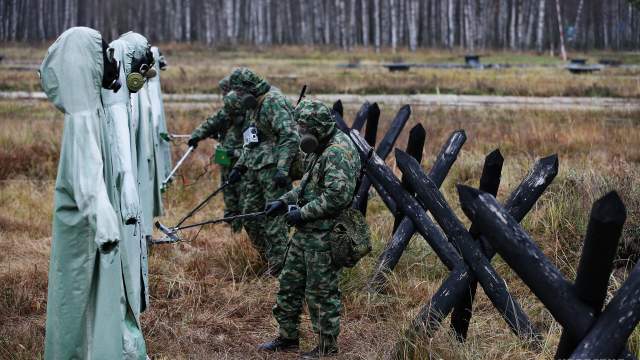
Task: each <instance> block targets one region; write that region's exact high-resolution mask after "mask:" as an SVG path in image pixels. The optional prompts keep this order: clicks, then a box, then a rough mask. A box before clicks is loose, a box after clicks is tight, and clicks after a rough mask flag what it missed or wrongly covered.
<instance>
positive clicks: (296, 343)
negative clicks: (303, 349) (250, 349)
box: [258, 336, 300, 352]
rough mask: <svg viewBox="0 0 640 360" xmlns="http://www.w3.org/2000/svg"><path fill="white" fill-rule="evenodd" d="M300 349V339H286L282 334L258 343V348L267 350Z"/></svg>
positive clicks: (285, 350) (284, 350)
mask: <svg viewBox="0 0 640 360" xmlns="http://www.w3.org/2000/svg"><path fill="white" fill-rule="evenodd" d="M298 349H300V339H285V338H283V337H281V336H278V337H277V338H275V339H273V340H271V341H269V342H266V343H264V344H260V345H258V350H265V351H274V352H275V351H282V352H287V351H298Z"/></svg>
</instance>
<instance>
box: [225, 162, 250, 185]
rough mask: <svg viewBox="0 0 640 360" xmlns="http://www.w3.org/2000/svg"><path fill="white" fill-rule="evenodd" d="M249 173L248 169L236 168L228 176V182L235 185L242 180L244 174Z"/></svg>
mask: <svg viewBox="0 0 640 360" xmlns="http://www.w3.org/2000/svg"><path fill="white" fill-rule="evenodd" d="M246 171H247V168H246V167H244V166H236V167H234V168H233V169H231V171H229V176H227V182H228V183H229V184H235V183H237V182H238V181H240V179H241V178H242V174H244V173H245V172H246Z"/></svg>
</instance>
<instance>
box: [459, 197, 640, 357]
mask: <svg viewBox="0 0 640 360" xmlns="http://www.w3.org/2000/svg"><path fill="white" fill-rule="evenodd" d="M458 195H459V197H460V204H461V205H462V210H463V211H464V213H465V214H466V215H467V216H468V217H469V219H471V221H472V222H473V223H474V224H476V226H478V228H479V229H480V231H481V232H482V233H483V234H487V235H488V240H489V241H490V242H491V244H492V245H493V246H494V247H495V248H496V250H497V251H498V252H499V253H500V256H501V257H502V258H503V259H504V260H505V262H506V263H507V264H508V265H509V266H510V267H511V268H512V269H513V270H514V271H515V272H516V273H517V274H518V276H519V277H520V278H521V279H522V280H523V281H524V282H525V284H527V286H528V287H529V288H530V289H531V290H532V291H533V293H534V294H535V295H536V296H537V297H538V298H539V299H540V301H542V303H543V304H544V305H545V307H546V308H547V309H548V310H549V312H550V313H551V315H552V316H553V317H554V319H556V321H558V322H559V323H560V325H562V327H563V328H564V330H565V332H566V333H567V334H568V336H571V337H573V338H577V339H582V338H584V337H585V336H586V335H587V333H588V332H589V329H590V328H591V326H592V325H593V324H594V323H595V310H594V309H593V308H591V307H590V306H589V305H587V304H586V303H585V302H584V301H582V300H581V299H580V298H578V296H577V295H576V293H575V289H574V287H573V285H572V284H571V283H570V282H569V281H567V280H566V279H565V278H564V276H563V275H562V273H561V272H560V271H559V270H558V269H557V268H556V267H555V266H554V265H553V263H551V261H549V260H548V259H547V258H546V257H545V255H544V253H543V252H542V250H540V248H538V246H537V245H536V244H535V242H534V241H533V240H532V239H531V238H530V237H529V235H528V234H527V233H526V232H525V231H524V230H523V229H522V227H521V226H520V225H519V224H518V223H517V222H516V220H514V218H513V217H511V215H509V213H508V212H507V211H505V209H503V208H502V206H500V204H498V202H497V201H496V199H495V198H494V197H493V196H491V195H490V194H487V193H483V192H480V191H478V190H476V189H473V188H470V187H467V186H462V185H458ZM637 295H640V293H638V294H637ZM627 301H628V300H627ZM603 316H604V314H603ZM616 320H618V319H615V320H614V321H616ZM629 355H630V354H628V350H626V349H625V350H624V353H623V356H624V357H627V356H629Z"/></svg>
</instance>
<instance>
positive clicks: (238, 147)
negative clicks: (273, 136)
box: [189, 77, 246, 232]
mask: <svg viewBox="0 0 640 360" xmlns="http://www.w3.org/2000/svg"><path fill="white" fill-rule="evenodd" d="M218 85H219V87H220V90H221V91H222V94H223V96H224V98H223V100H224V106H223V108H222V109H220V110H219V111H218V112H217V113H215V114H214V115H213V116H210V117H208V118H207V119H206V120H205V121H204V122H203V123H202V124H200V126H198V127H197V128H196V129H195V130H193V132H192V133H191V138H190V139H189V146H193V147H197V146H198V142H199V141H201V140H203V139H206V138H208V137H210V138H214V139H216V140H218V142H219V144H218V148H217V149H216V152H224V153H225V154H226V156H227V157H228V159H229V164H220V178H221V180H220V183H221V184H222V183H224V182H225V181H226V180H227V177H228V176H229V172H230V171H231V169H232V168H233V166H234V165H235V163H236V162H237V161H238V159H239V158H240V155H241V154H242V130H243V129H244V128H245V127H246V126H245V117H244V113H242V111H240V109H238V108H234V107H233V106H234V105H237V104H238V102H239V101H238V100H237V99H236V96H237V95H236V94H235V93H232V94H230V93H229V92H230V90H231V89H230V87H229V77H225V78H224V79H222V80H220V82H219V83H218ZM215 158H216V156H215V154H214V155H213V156H212V157H211V162H216V161H215ZM241 194H242V185H241V184H235V185H234V186H227V187H226V188H225V189H224V190H223V191H222V196H223V198H224V216H225V217H228V216H234V215H238V214H240V213H241V211H242V202H241ZM231 229H232V230H233V232H240V230H242V222H240V221H239V220H236V221H233V222H232V223H231Z"/></svg>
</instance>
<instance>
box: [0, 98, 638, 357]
mask: <svg viewBox="0 0 640 360" xmlns="http://www.w3.org/2000/svg"><path fill="white" fill-rule="evenodd" d="M213 108H214V107H213V106H212V107H211V109H206V108H199V109H186V108H183V107H173V106H168V107H167V116H168V122H169V128H170V130H171V131H173V132H178V133H186V132H188V131H189V130H190V129H192V128H193V127H194V126H195V125H197V123H198V122H199V121H201V119H203V118H204V117H205V116H206V115H207V113H208V112H209V111H212V110H213ZM356 110H357V109H355V108H351V107H348V108H347V109H346V112H347V114H346V118H347V119H352V118H353V114H354V113H355V111H356ZM382 110H383V112H382V121H381V128H382V129H381V131H379V134H382V133H384V130H386V128H387V127H388V123H389V122H388V120H389V119H390V118H391V117H392V116H393V115H394V112H395V111H396V110H397V109H391V108H388V107H384V106H383V108H382ZM639 115H640V114H639V113H637V112H636V113H627V112H577V111H576V112H569V111H567V112H549V111H516V110H477V111H469V110H452V109H438V108H434V109H430V110H428V111H426V110H419V111H415V112H414V113H413V115H412V117H411V119H412V120H411V121H410V124H409V125H408V126H412V125H413V124H415V123H417V122H418V121H419V122H421V123H422V124H423V125H424V126H425V127H426V129H427V132H428V139H427V146H426V148H425V151H424V155H425V156H424V161H423V164H424V166H425V168H429V167H430V165H431V164H432V162H433V160H434V156H435V154H436V153H437V151H438V150H439V149H440V147H441V145H442V143H443V142H444V141H445V139H446V138H447V137H448V135H449V134H450V133H451V132H452V131H453V130H455V129H459V128H463V129H465V130H466V133H467V136H468V141H467V143H466V145H465V146H464V148H463V151H462V153H461V154H460V157H459V158H458V160H457V162H456V164H455V165H454V167H453V169H452V171H451V174H450V176H449V178H448V179H447V180H446V181H445V183H444V185H443V191H444V194H445V196H446V197H447V198H448V199H449V200H450V202H451V204H452V205H453V206H454V208H455V209H456V212H457V214H458V215H459V216H460V218H461V219H463V220H464V221H465V222H466V219H465V217H464V215H463V214H462V212H461V211H460V209H459V207H458V206H457V200H456V199H457V198H456V195H455V191H454V185H455V184H456V183H465V184H470V185H473V186H477V182H478V178H479V176H480V172H481V168H482V159H483V157H484V155H485V154H487V153H488V152H489V151H491V150H492V149H494V148H496V147H499V148H500V149H501V151H502V153H503V155H504V156H505V158H506V162H505V167H504V171H503V178H502V185H501V189H500V192H499V194H498V198H499V200H504V199H505V198H506V196H507V195H508V193H509V192H510V191H511V190H512V189H513V188H514V187H515V186H516V185H517V183H518V182H519V181H520V179H521V178H522V177H523V176H524V175H525V174H526V172H527V171H528V170H529V169H530V168H531V166H532V165H533V162H534V161H535V159H536V158H539V157H541V156H546V155H549V154H551V153H558V155H559V158H560V174H559V175H558V177H557V179H556V180H555V182H554V184H553V185H552V186H551V187H550V188H549V190H548V191H547V193H546V194H545V195H544V196H543V198H542V199H541V200H540V201H539V202H538V204H537V205H536V207H535V208H534V210H533V211H532V212H531V214H529V216H528V217H527V218H526V219H525V221H524V226H525V228H526V229H527V230H528V231H529V232H530V233H531V234H532V236H533V237H534V238H535V239H536V241H537V243H538V244H539V246H540V247H541V248H542V249H543V251H544V252H545V254H547V255H548V256H549V257H550V258H551V259H552V260H553V261H554V263H556V264H557V266H559V267H560V269H561V270H562V271H563V272H564V273H565V274H566V275H567V276H568V277H569V278H573V276H574V275H575V274H574V272H575V268H576V265H577V259H578V254H579V251H580V244H581V242H582V237H583V235H584V232H585V227H586V222H587V220H588V213H589V209H590V206H591V203H592V202H593V201H594V200H595V199H596V198H598V197H599V196H601V195H603V194H604V193H605V192H606V191H609V190H612V189H616V190H618V191H619V192H620V194H621V196H622V198H623V199H624V201H625V203H626V205H627V209H628V220H627V223H626V226H625V230H624V235H623V243H624V244H626V245H625V247H624V249H625V250H624V251H621V253H620V255H621V256H622V257H628V256H630V255H632V254H637V251H635V252H634V251H633V250H635V248H634V246H635V244H638V242H639V241H640V182H638V181H637V179H638V177H640V126H639V125H640V123H639V122H638V118H639ZM61 120H62V115H61V114H60V113H58V112H57V110H55V109H54V108H53V107H52V106H51V105H50V104H49V103H46V102H19V103H16V102H9V101H0V129H1V130H2V131H0V154H1V155H2V156H0V169H2V176H1V177H0V204H2V206H0V358H9V359H13V358H17V359H31V358H34V357H36V358H37V357H39V356H41V354H42V346H43V338H44V321H45V309H46V286H47V280H46V278H47V264H48V255H49V243H50V224H51V216H52V213H51V211H52V210H51V205H52V203H53V199H52V194H53V185H54V178H55V171H56V166H57V149H58V148H59V142H60V135H61V126H62V121H61ZM407 133H408V131H405V132H404V133H403V135H402V136H401V138H400V139H399V142H398V146H399V147H404V146H405V143H406V140H407ZM380 136H382V135H380ZM184 148H185V144H183V143H179V144H178V145H177V146H175V147H174V148H173V152H174V158H177V157H178V156H179V155H180V154H181V152H182V151H184ZM37 149H47V150H46V151H40V150H37ZM212 150H213V143H212V141H207V142H205V143H203V144H202V145H201V146H200V147H199V148H198V150H197V152H196V153H195V155H194V156H193V157H192V158H191V159H190V160H189V161H188V163H187V165H186V166H185V168H184V169H183V171H182V173H181V176H182V177H181V178H180V179H179V180H178V181H177V182H176V183H175V184H174V185H173V187H172V188H171V189H170V191H168V192H167V193H166V194H165V207H166V209H167V214H166V216H165V217H164V218H163V219H162V221H163V222H166V223H168V224H172V223H173V222H174V221H176V219H178V218H179V217H180V216H181V215H182V214H184V213H185V212H186V211H187V210H188V209H189V208H191V207H192V206H194V204H195V203H197V201H198V200H199V199H202V198H203V197H204V196H205V195H206V194H207V193H209V192H210V191H211V190H212V189H214V188H215V187H216V186H217V185H218V172H217V169H216V168H215V167H213V166H211V165H210V164H209V159H208V157H209V155H210V154H211V153H212ZM16 153H20V155H15V154H16ZM388 163H389V164H390V165H391V166H392V167H394V168H395V163H394V161H393V159H389V160H388ZM196 179H197V180H196ZM368 214H369V215H368V220H369V223H370V225H371V228H372V232H373V235H374V254H373V256H371V257H368V258H365V259H364V260H363V261H362V262H361V263H360V264H359V265H358V267H356V268H355V269H351V270H347V271H345V273H344V274H343V276H342V280H341V287H342V290H343V300H344V303H345V307H344V313H343V317H342V324H343V326H342V335H341V336H340V339H339V343H340V346H341V349H342V353H343V355H341V357H340V358H344V359H353V358H358V359H372V358H379V357H382V356H383V355H384V354H387V353H388V352H389V351H390V350H391V349H392V348H393V346H394V345H395V343H396V341H397V340H398V338H399V337H400V336H401V334H402V333H403V332H404V327H405V326H406V325H407V324H408V323H409V321H410V320H411V319H412V318H413V317H414V316H415V314H416V312H417V311H418V309H419V308H420V306H421V304H422V303H423V302H424V301H425V300H426V299H428V298H429V296H430V295H431V294H433V292H434V291H435V290H436V289H437V287H438V286H439V285H440V283H441V281H442V280H443V278H444V277H445V276H446V274H447V272H446V269H445V268H444V266H442V265H441V263H440V262H439V261H438V260H437V258H436V256H435V255H434V254H433V252H432V251H431V250H430V248H429V247H428V246H426V243H425V241H424V240H422V239H421V238H420V237H415V238H414V239H413V240H412V243H411V244H410V246H409V248H408V249H407V251H406V253H405V254H404V255H403V257H402V259H401V261H400V263H399V264H398V267H397V269H396V271H395V272H394V273H393V274H392V275H391V276H390V282H389V288H388V292H387V294H384V295H379V296H375V297H370V296H368V295H366V294H364V293H363V292H362V291H361V288H362V287H363V286H364V284H365V283H366V281H367V276H368V274H369V273H370V272H371V270H372V268H373V266H374V265H375V258H376V256H377V255H378V254H379V253H380V251H382V249H383V247H384V243H385V242H386V240H387V239H388V238H389V236H390V233H391V228H392V224H393V219H392V218H391V217H390V215H389V214H388V212H387V211H385V209H384V205H382V204H381V202H380V201H379V200H378V199H377V198H374V199H373V200H372V201H371V202H370V205H369V212H368ZM221 215H222V202H221V199H220V198H216V199H215V200H214V201H213V202H212V203H211V204H210V205H209V206H208V207H207V208H206V210H204V211H203V212H202V213H201V214H199V215H197V216H196V218H195V219H194V220H200V219H205V218H208V217H218V216H221ZM188 235H191V237H193V235H195V233H194V232H192V233H189V234H188ZM149 261H150V264H149V268H150V282H151V296H152V300H151V301H152V303H151V308H150V309H149V311H147V312H146V313H145V314H144V315H143V317H142V322H143V330H144V333H145V335H146V339H147V346H148V349H149V353H150V354H152V355H153V356H154V357H156V358H159V359H186V358H197V359H200V358H229V359H246V358H265V357H266V355H265V354H263V353H260V352H258V351H256V350H255V346H256V345H257V344H258V343H260V342H262V341H264V340H266V339H268V338H270V337H271V336H273V334H275V332H276V329H277V327H276V324H275V322H274V321H273V319H272V317H271V307H272V305H273V303H274V296H275V292H276V290H277V282H276V281H275V280H274V279H272V278H265V277H261V276H259V275H258V274H259V273H260V271H261V266H262V265H261V264H260V261H259V259H258V256H257V254H256V252H255V251H254V250H253V248H252V247H251V245H250V243H249V241H248V239H247V237H246V235H244V234H241V235H234V234H232V233H231V232H230V231H229V229H228V228H226V227H225V226H224V225H218V226H208V227H206V228H204V229H203V230H202V232H200V234H199V235H198V237H197V238H196V239H194V240H192V241H189V242H184V243H181V244H178V245H170V246H161V247H155V248H152V249H151V254H150V259H149ZM494 265H495V266H496V268H497V270H498V272H499V273H500V274H501V275H503V276H504V277H505V279H506V280H507V282H508V284H509V288H510V290H511V291H512V292H513V294H514V295H515V296H516V297H517V298H518V300H519V301H520V303H521V304H522V306H523V307H524V309H525V311H526V312H527V314H529V316H530V317H531V319H532V320H533V321H534V322H535V324H536V325H538V326H539V327H540V329H541V330H542V331H543V333H544V335H545V341H546V342H545V344H544V349H543V351H542V353H540V354H535V353H532V352H530V351H527V350H524V347H523V345H522V344H521V343H520V342H519V341H518V340H517V339H516V338H515V336H514V335H513V334H511V332H510V331H509V329H508V327H507V326H506V325H505V323H504V322H503V320H502V319H501V318H500V316H499V315H498V314H497V313H496V311H495V309H493V307H492V306H491V304H490V302H489V300H488V299H487V298H486V296H485V295H484V293H482V291H480V292H479V296H478V299H477V303H476V306H475V311H474V317H473V320H472V323H471V327H470V332H469V341H468V342H467V343H466V344H463V345H461V344H458V343H457V342H456V341H455V340H454V339H453V337H452V336H451V333H450V332H449V331H447V330H446V329H447V328H448V322H447V323H445V324H444V326H443V329H442V330H440V331H439V332H438V333H437V335H436V337H435V338H434V339H431V340H430V341H423V342H420V343H419V344H418V352H417V354H418V355H416V358H426V357H427V354H430V356H431V357H433V358H447V359H476V358H491V359H507V358H509V359H512V358H513V359H531V358H536V359H548V358H551V357H552V356H553V353H554V351H555V347H556V346H557V342H558V340H557V339H558V337H559V334H560V332H561V328H560V326H559V325H558V324H557V323H555V322H554V321H553V319H552V318H551V316H550V314H549V313H548V312H547V311H546V310H545V309H544V307H543V306H542V305H541V304H540V302H539V301H538V300H537V299H536V298H535V296H533V295H532V294H531V292H530V290H529V289H528V288H527V287H526V286H525V285H524V284H523V283H522V282H521V281H520V280H519V279H518V278H517V276H516V275H515V274H514V273H513V272H512V271H511V270H510V269H509V268H508V266H507V265H505V264H504V262H503V261H501V259H499V258H498V259H496V260H494ZM620 265H624V263H623V262H622V260H621V263H620ZM624 277H625V271H624V270H623V269H622V270H618V271H617V272H616V274H615V276H613V277H612V285H611V289H610V290H611V291H610V293H613V292H614V291H615V289H616V288H618V287H619V286H620V285H621V283H622V281H623V280H624ZM302 324H303V325H302V327H303V331H302V334H303V339H302V340H303V348H305V349H307V348H311V347H312V346H313V344H314V341H315V339H314V338H313V337H312V335H311V331H310V323H309V319H308V316H307V315H304V316H303V320H302ZM639 342H640V334H638V333H637V332H636V334H635V335H634V337H633V338H632V344H631V346H632V347H633V348H634V349H638V344H639ZM636 351H637V350H636ZM272 358H285V359H293V358H295V356H294V355H286V356H275V357H272Z"/></svg>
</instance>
